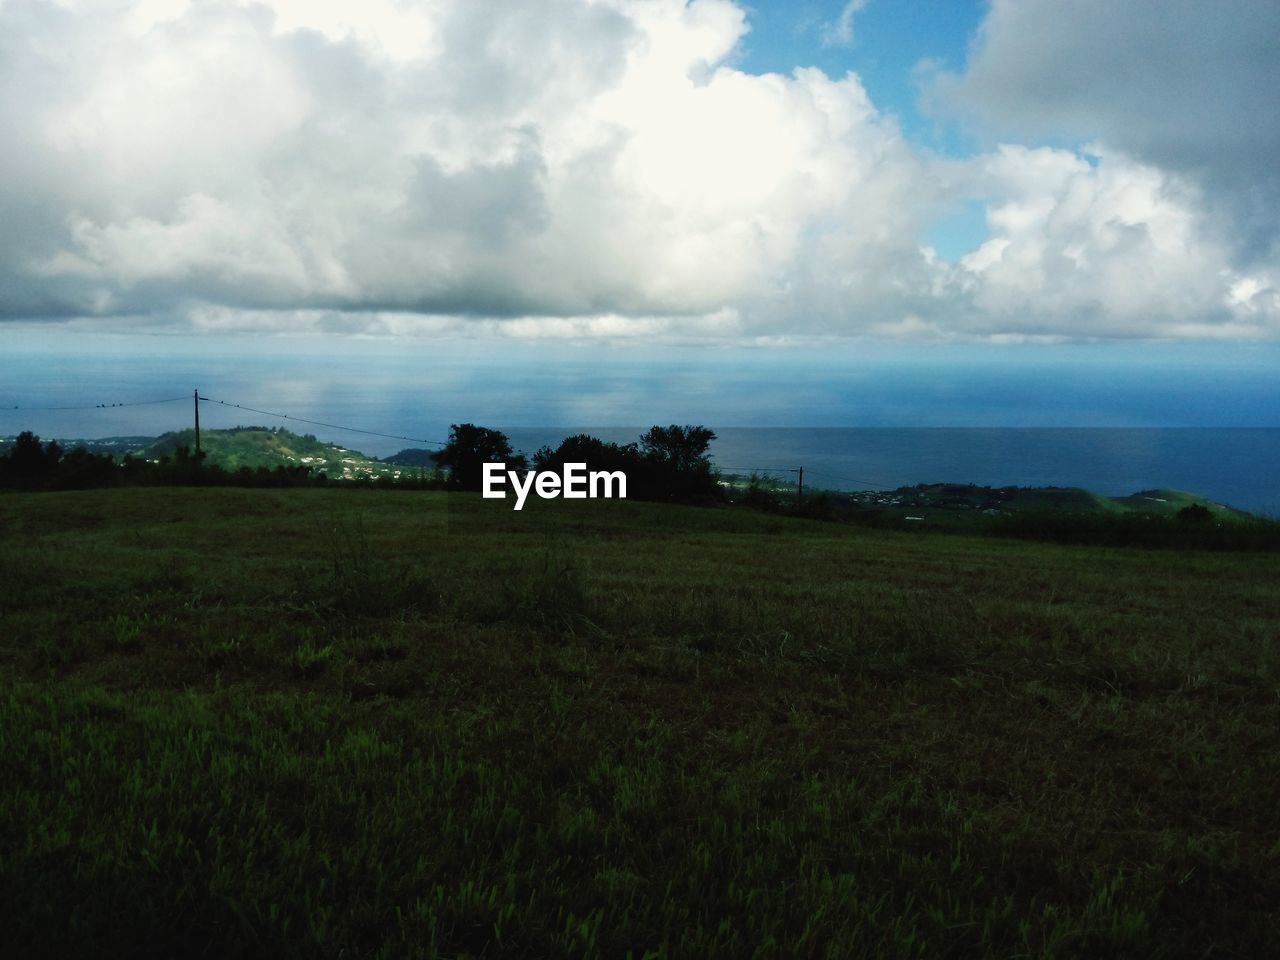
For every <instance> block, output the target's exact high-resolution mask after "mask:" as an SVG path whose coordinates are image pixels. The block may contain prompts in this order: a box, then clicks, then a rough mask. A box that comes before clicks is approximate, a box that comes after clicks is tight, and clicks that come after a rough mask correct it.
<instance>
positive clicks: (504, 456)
mask: <svg viewBox="0 0 1280 960" xmlns="http://www.w3.org/2000/svg"><path fill="white" fill-rule="evenodd" d="M432 459H433V460H435V462H436V463H438V464H439V465H440V466H442V467H448V468H449V487H450V488H451V489H454V490H479V489H480V483H481V480H482V470H483V467H484V464H486V463H505V464H506V465H507V469H508V470H517V471H520V470H524V469H525V467H526V464H525V459H524V457H523V456H519V455H516V454H513V453H512V450H511V441H509V440H508V439H507V437H506V434H504V433H502V432H501V431H498V430H490V429H488V428H487V427H477V426H476V425H475V424H473V423H461V424H459V423H455V424H452V425H451V426H450V427H449V442H448V443H447V444H445V446H444V449H442V450H440V451H438V452H437V453H434V454H432Z"/></svg>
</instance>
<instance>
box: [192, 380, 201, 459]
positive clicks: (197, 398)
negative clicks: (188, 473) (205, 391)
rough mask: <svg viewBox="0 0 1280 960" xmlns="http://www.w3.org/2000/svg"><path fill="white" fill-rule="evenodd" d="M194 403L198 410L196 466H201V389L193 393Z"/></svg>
mask: <svg viewBox="0 0 1280 960" xmlns="http://www.w3.org/2000/svg"><path fill="white" fill-rule="evenodd" d="M192 396H193V402H194V404H195V408H196V466H199V465H200V391H199V389H196V390H193V391H192Z"/></svg>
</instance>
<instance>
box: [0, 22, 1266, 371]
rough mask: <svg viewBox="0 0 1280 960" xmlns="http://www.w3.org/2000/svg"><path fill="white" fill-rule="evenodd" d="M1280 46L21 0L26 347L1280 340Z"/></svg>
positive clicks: (1099, 30)
mask: <svg viewBox="0 0 1280 960" xmlns="http://www.w3.org/2000/svg"><path fill="white" fill-rule="evenodd" d="M1278 48H1280V4H1277V3H1275V2H1274V0H1219V2H1215V3H1211V4H1209V3H1203V2H1200V0H1152V2H1145V3H1115V2H1114V0H1075V2H1072V3H1069V4H1064V3H1061V2H1059V0H991V2H963V0H927V2H925V0H922V2H911V3H907V2H903V0H831V2H824V0H797V2H790V3H785V2H766V0H755V2H752V3H747V2H736V0H688V2H684V0H525V2H522V3H519V4H499V3H475V2H473V0H416V2H415V0H363V2H360V3H352V2H340V0H266V2H251V0H199V2H194V0H0V143H3V144H4V146H3V148H0V350H2V349H4V346H5V341H6V338H7V339H9V341H10V342H11V343H12V342H16V341H15V340H14V339H13V338H15V337H17V336H21V337H22V338H23V342H25V343H29V342H30V341H31V338H32V337H35V338H37V339H39V340H40V341H41V342H42V343H43V344H44V345H45V346H46V347H47V348H48V349H49V350H50V351H53V353H55V354H56V353H57V352H58V351H59V350H65V351H67V352H68V354H70V353H73V352H75V350H76V349H77V344H84V343H87V342H90V341H89V340H86V339H85V337H86V335H87V334H94V335H97V334H100V333H107V332H114V333H120V334H122V335H128V336H131V337H137V336H140V335H154V336H161V335H165V336H170V337H180V338H184V342H186V343H188V344H189V345H190V350H191V351H193V352H196V353H198V352H199V350H200V349H201V347H200V344H201V342H202V340H201V338H202V337H208V336H211V335H216V336H226V335H232V336H239V337H241V340H242V342H243V343H244V345H245V346H244V350H245V351H246V352H247V351H251V350H253V349H255V347H254V346H253V344H255V343H257V342H260V340H261V338H262V337H264V336H272V335H276V336H297V337H301V336H307V337H319V338H327V339H332V340H334V341H336V342H349V341H351V339H352V338H362V337H375V338H385V339H390V340H393V341H401V340H403V341H405V342H409V341H412V342H414V343H419V342H422V341H432V340H438V341H441V342H445V341H457V340H460V339H461V340H472V339H474V340H478V341H481V342H483V343H486V344H489V345H490V349H492V350H493V351H496V352H499V353H502V354H503V355H505V356H509V357H511V358H517V359H518V357H519V356H520V355H521V350H522V349H524V345H527V344H529V343H530V342H532V341H549V342H551V343H564V344H570V343H572V344H579V345H581V344H587V345H591V346H594V347H596V348H599V349H600V350H602V351H605V350H612V349H614V348H616V347H619V346H621V347H631V348H633V349H635V350H641V351H643V350H652V349H658V348H662V349H666V350H675V351H680V350H686V349H697V348H706V347H723V348H730V349H733V350H741V349H759V350H764V351H773V353H772V354H770V355H775V356H781V353H782V352H785V351H787V350H788V349H797V348H803V349H809V350H812V349H815V348H818V349H821V348H823V346H824V345H826V346H827V347H828V348H829V349H831V350H834V351H837V352H839V351H848V350H851V349H854V348H853V347H851V346H850V345H851V344H852V345H859V344H861V345H866V344H898V345H905V347H906V348H911V347H913V346H915V345H921V346H923V345H926V344H927V345H938V344H943V345H947V344H951V345H956V346H957V349H958V348H959V346H961V345H966V348H967V345H975V344H976V345H981V344H989V345H993V346H1000V345H1009V344H1027V345H1030V346H1031V347H1034V348H1035V349H1036V350H1037V351H1040V352H1039V353H1036V354H1035V356H1036V357H1038V358H1052V357H1053V356H1055V354H1054V353H1053V352H1052V351H1053V349H1055V348H1056V347H1061V346H1063V345H1070V344H1094V345H1098V346H1097V348H1096V349H1095V350H1094V351H1093V353H1092V354H1091V356H1093V357H1099V358H1102V357H1106V356H1108V355H1112V354H1108V351H1109V350H1112V349H1113V346H1112V345H1114V350H1115V351H1116V352H1115V354H1113V355H1115V356H1136V355H1137V354H1138V353H1140V351H1141V345H1142V344H1170V343H1186V344H1192V345H1194V344H1208V343H1214V344H1217V345H1218V347H1217V348H1216V349H1218V351H1219V352H1218V353H1216V354H1215V356H1219V357H1220V356H1223V355H1225V356H1228V357H1229V356H1231V353H1230V351H1231V350H1232V349H1236V348H1238V349H1239V350H1240V351H1242V352H1241V353H1240V356H1241V357H1244V356H1246V353H1247V355H1248V357H1250V358H1252V359H1250V360H1249V361H1248V363H1250V364H1254V365H1256V358H1257V357H1258V356H1259V351H1262V354H1263V355H1265V356H1269V357H1273V358H1274V357H1276V356H1277V355H1278V354H1277V353H1276V352H1275V345H1276V344H1277V342H1280V336H1278V335H1280V114H1278V113H1277V111H1276V110H1275V109H1274V96H1275V94H1274V91H1275V90H1277V89H1280V57H1277V56H1276V54H1275V51H1276V49H1278ZM1135 344H1137V345H1139V346H1138V347H1137V348H1135V347H1134V345H1135ZM1223 344H1226V345H1227V346H1226V347H1225V348H1224V347H1222V345H1223ZM1223 349H1226V351H1227V352H1226V354H1223V353H1222V352H1221V351H1222V350H1223ZM1268 351H1271V352H1268ZM636 355H638V354H636ZM935 355H936V354H935ZM941 355H942V356H944V357H945V356H946V354H945V353H943V354H941ZM1059 355H1060V356H1064V357H1066V356H1072V357H1076V358H1077V360H1074V361H1072V362H1076V363H1079V362H1080V361H1078V357H1079V354H1071V353H1068V352H1065V351H1064V352H1062V353H1061V354H1059ZM1180 355H1186V356H1194V355H1195V350H1194V349H1191V350H1190V351H1187V352H1185V353H1184V354H1180ZM539 356H545V355H544V354H539ZM956 356H957V357H958V356H960V354H959V353H957V354H956ZM989 356H990V357H991V358H992V360H991V362H992V363H995V364H998V363H1001V362H1004V361H1002V360H1000V359H999V358H1000V357H1004V356H1007V354H1006V353H1001V352H999V351H993V352H992V353H990V354H989ZM0 362H2V361H0ZM1084 362H1085V364H1086V365H1087V364H1088V363H1091V362H1093V361H1084ZM1189 362H1190V361H1189ZM0 392H2V391H0Z"/></svg>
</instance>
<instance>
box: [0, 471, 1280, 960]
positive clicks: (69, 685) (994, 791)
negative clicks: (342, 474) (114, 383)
mask: <svg viewBox="0 0 1280 960" xmlns="http://www.w3.org/2000/svg"><path fill="white" fill-rule="evenodd" d="M0 676H2V677H3V680H0V913H2V914H3V918H2V919H3V929H2V930H0V938H2V942H4V943H5V944H6V948H5V952H6V955H7V956H12V957H25V956H78V957H88V956H120V957H157V958H158V957H168V956H211V957H230V956H273V957H317V956H320V957H324V956H331V957H338V956H343V957H366V956H368V957H387V958H402V957H434V956H446V957H461V956H476V957H478V956H485V957H500V956H548V957H580V956H581V957H587V956H600V957H618V958H622V957H628V956H629V957H633V958H636V960H639V958H642V957H652V958H656V957H681V958H683V957H752V956H760V957H774V956H777V957H792V956H800V957H831V958H836V957H841V958H842V957H894V958H899V957H901V958H908V957H922V958H924V957H978V956H1001V957H1013V956H1024V957H1082V958H1083V957H1090V958H1093V957H1204V956H1215V957H1259V956H1266V955H1271V954H1272V953H1273V952H1274V949H1275V947H1276V944H1277V943H1278V942H1280V803H1278V802H1277V798H1278V796H1280V786H1278V785H1280V556H1277V555H1276V554H1257V553H1254V554H1237V553H1230V552H1215V553H1202V552H1198V551H1155V550H1151V551H1137V550H1122V549H1104V548H1098V547H1079V546H1054V545H1046V544H1035V543H1024V542H1020V541H1011V540H1000V539H994V538H983V539H979V538H969V537H965V536H960V535H954V534H952V535H948V534H940V533H935V532H930V531H892V530H875V529H868V528H858V527H848V526H844V525H839V524H830V523H827V524H823V523H817V522H811V521H805V520H798V519H789V518H785V517H778V516H768V515H764V514H758V513H751V512H747V511H735V510H723V509H692V508H679V507H668V506H661V505H654V504H638V503H628V502H574V503H570V504H565V503H564V502H562V501H555V502H535V503H531V504H530V505H529V506H528V507H526V509H525V510H524V511H523V512H521V513H514V512H512V511H511V510H510V509H509V504H503V503H492V502H490V503H484V502H482V501H480V500H479V499H477V498H474V497H469V496H464V495H448V496H447V495H444V494H438V493H418V492H404V491H378V490H319V489H301V490H290V491H269V490H245V489H118V490H107V491H91V492H76V493H60V494H36V495H11V496H4V497H0Z"/></svg>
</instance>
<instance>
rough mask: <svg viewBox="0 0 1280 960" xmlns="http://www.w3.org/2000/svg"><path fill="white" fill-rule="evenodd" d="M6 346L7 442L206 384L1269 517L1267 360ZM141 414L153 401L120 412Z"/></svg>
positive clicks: (330, 430) (1274, 476) (248, 402)
mask: <svg viewBox="0 0 1280 960" xmlns="http://www.w3.org/2000/svg"><path fill="white" fill-rule="evenodd" d="M0 347H2V348H3V349H0V436H7V435H12V434H16V433H18V432H19V431H22V430H33V431H35V432H36V433H38V434H39V435H41V436H42V437H46V438H54V437H66V438H73V437H82V438H98V437H108V436H134V435H157V434H160V433H164V432H166V431H169V430H176V429H181V428H184V427H187V426H190V425H191V422H192V406H193V402H192V391H193V390H194V389H196V388H198V389H199V390H200V393H201V395H202V396H205V397H212V398H215V399H219V400H225V401H228V402H229V403H230V404H241V407H240V408H236V407H235V406H222V405H217V404H213V403H202V404H201V422H202V425H203V426H204V427H205V428H218V427H230V426H236V425H250V424H261V425H267V426H276V425H279V426H284V427H288V428H289V429H292V430H294V431H296V432H299V433H314V434H315V435H316V436H318V437H321V438H322V439H325V440H332V441H335V442H337V443H340V444H342V445H344V446H347V447H349V448H353V449H357V450H360V451H362V452H364V453H366V454H368V455H370V456H386V455H388V454H391V453H394V452H396V451H397V450H400V449H401V448H404V447H413V446H428V445H430V444H431V443H439V442H441V441H443V440H444V439H446V438H447V436H448V429H449V425H450V424H451V423H460V422H468V421H469V422H472V423H477V424H481V425H483V426H489V427H496V428H499V429H502V430H504V431H505V432H506V433H507V434H508V435H509V436H510V438H511V439H512V441H513V444H514V446H515V447H517V448H518V449H523V450H525V451H527V452H530V453H531V452H533V451H534V450H536V449H537V448H538V447H540V446H542V445H543V444H552V445H554V444H555V443H557V442H558V441H559V440H560V438H561V437H563V436H566V435H568V434H571V433H578V432H588V433H592V434H594V435H596V436H599V437H601V438H602V439H606V440H615V441H618V442H629V441H632V440H635V439H637V438H638V437H639V435H640V433H641V432H642V431H643V430H644V429H645V428H646V427H647V426H648V425H651V424H655V423H659V424H668V423H696V424H704V425H706V426H708V427H711V428H712V429H714V430H715V431H716V433H717V439H716V441H715V442H714V444H713V445H712V454H713V456H714V459H715V461H716V463H717V464H718V465H721V466H722V467H724V468H725V469H727V470H732V471H733V472H738V473H745V472H750V471H751V470H756V471H760V472H768V471H788V470H795V469H798V468H799V467H802V466H803V467H804V471H805V485H806V487H813V488H828V489H833V490H862V489H892V488H895V487H898V486H902V485H910V484H914V483H921V482H938V481H946V482H958V483H976V484H979V485H991V486H1004V485H1009V484H1013V485H1018V486H1050V485H1054V486H1079V487H1085V488H1087V489H1090V490H1094V491H1096V492H1098V493H1102V494H1108V495H1123V494H1129V493H1133V492H1136V491H1138V490H1144V489H1151V488H1154V487H1165V488H1174V489H1180V490H1187V491H1191V492H1194V493H1198V494H1201V495H1203V496H1205V497H1207V498H1209V499H1211V500H1214V501H1217V502H1220V503H1226V504H1230V505H1232V506H1235V507H1239V508H1241V509H1244V510H1250V511H1254V512H1261V513H1266V514H1268V515H1280V427H1278V426H1277V413H1278V412H1280V377H1277V376H1276V369H1277V367H1280V352H1278V351H1275V350H1268V351H1263V352H1260V353H1259V354H1258V355H1257V356H1256V357H1254V359H1253V360H1251V361H1249V362H1245V361H1244V360H1242V359H1241V358H1240V356H1238V355H1236V354H1230V355H1228V354H1223V355H1222V356H1218V355H1217V354H1215V353H1214V352H1213V351H1212V350H1210V349H1207V348H1206V349H1200V350H1199V351H1198V352H1196V353H1195V354H1194V355H1193V354H1191V353H1187V352H1186V351H1182V350H1180V349H1179V351H1173V350H1172V348H1148V347H1144V348H1143V349H1142V350H1141V351H1138V350H1136V348H1135V349H1133V350H1129V349H1128V348H1109V349H1108V351H1107V352H1088V351H1085V350H1084V348H1068V347H1062V348H1057V350H1058V352H1054V353H1025V352H1019V351H1017V350H1012V349H1010V350H999V349H994V348H992V349H990V350H987V351H983V352H981V353H977V352H975V353H972V354H966V353H964V352H959V353H941V352H940V353H936V354H930V353H927V352H926V351H918V353H919V354H920V356H916V355H915V354H914V353H908V352H900V353H897V354H892V355H890V354H883V353H882V354H870V353H867V352H866V351H864V352H863V353H855V352H852V351H845V352H844V353H840V352H837V351H835V350H829V351H825V352H823V353H820V354H818V353H813V354H799V353H785V352H784V353H778V354H776V355H775V354H772V353H765V352H763V351H745V350H744V351H737V352H732V351H713V350H707V351H703V352H697V351H684V352H679V353H677V352H673V351H668V352H666V353H663V352H658V351H651V352H649V353H626V352H623V351H615V352H610V351H607V350H577V349H569V348H566V347H556V346H548V345H533V346H528V345H517V346H516V347H513V348H511V350H510V351H508V353H506V354H505V355H501V356H499V355H496V354H495V352H494V348H493V347H492V345H485V344H480V343H464V344H433V343H425V342H413V343H407V344H399V343H393V342H387V341H359V340H350V341H343V342H341V343H335V342H328V341H290V340H287V339H278V340H254V339H247V338H240V339H236V338H223V339H218V338H208V339H194V340H193V339H191V338H178V337H173V338H166V337H161V336H149V337H147V336H130V337H107V336H96V335H91V334H90V335H85V336H83V337H81V338H79V341H77V343H76V344H75V347H74V349H72V348H69V347H68V345H67V342H66V339H65V338H62V339H55V338H52V337H49V336H46V335H44V334H43V333H41V332H40V331H35V332H28V333H27V334H25V335H18V334H14V333H6V334H5V335H4V336H3V337H0ZM1073 351H1075V352H1073ZM1126 351H1127V352H1126ZM1117 357H1120V358H1121V359H1123V360H1124V363H1121V362H1120V360H1117V359H1116V358H1117ZM1046 358H1048V359H1046ZM1246 359H1247V358H1246ZM1144 362H1145V363H1146V364H1147V366H1145V367H1144V366H1143V365H1142V364H1143V363H1144ZM148 400H161V401H166V402H161V403H147V404H144V405H138V406H118V407H117V406H112V404H117V403H123V404H133V403H137V402H138V401H148ZM247 407H253V408H256V410H259V411H266V413H258V412H253V411H251V410H248V409H245V408H247ZM61 408H70V409H61ZM275 413H283V414H288V415H290V417H291V418H293V419H282V418H279V417H275V416H271V415H269V414H275ZM307 419H309V420H316V421H321V422H323V423H327V424H336V425H339V426H353V427H359V428H362V429H364V430H368V431H372V433H364V434H361V433H352V432H348V431H346V430H342V429H337V428H336V427H326V426H320V425H316V424H308V423H306V422H305V420H307ZM1223 423H1227V424H1232V426H1225V427H1224V426H1218V425H1217V424H1223ZM575 424H584V425H586V426H581V427H579V426H575ZM592 424H594V425H595V426H591V425H592ZM602 424H603V426H602ZM797 424H798V426H797ZM1173 424H1178V425H1176V426H1175V425H1173ZM382 434H385V435H386V436H383V435H382ZM781 475H782V476H785V477H788V478H790V477H793V476H794V474H789V473H788V474H781Z"/></svg>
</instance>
